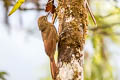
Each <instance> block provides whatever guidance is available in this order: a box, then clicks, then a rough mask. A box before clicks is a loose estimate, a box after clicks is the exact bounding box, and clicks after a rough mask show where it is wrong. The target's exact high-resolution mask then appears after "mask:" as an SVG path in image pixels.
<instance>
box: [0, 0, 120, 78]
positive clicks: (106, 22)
mask: <svg viewBox="0 0 120 80" xmlns="http://www.w3.org/2000/svg"><path fill="white" fill-rule="evenodd" d="M46 2H47V1H42V0H26V2H25V3H24V4H23V5H22V6H21V7H20V9H19V12H18V15H19V16H22V15H23V14H24V12H29V11H33V13H36V17H37V18H38V15H39V13H40V14H45V13H44V9H45V4H46ZM14 3H15V0H0V4H3V5H1V6H0V7H2V6H4V7H3V9H4V13H5V14H4V21H3V22H0V24H5V25H7V27H6V28H5V30H6V32H8V33H11V30H12V29H13V28H16V26H13V25H11V21H10V19H9V17H8V16H7V15H8V12H9V11H10V9H11V7H12V6H13V4H14ZM89 3H90V7H91V9H92V11H93V13H94V15H95V18H96V21H97V26H98V27H96V26H95V25H94V23H93V21H92V19H91V17H90V16H89V17H88V20H89V25H88V36H87V37H86V39H87V41H86V46H85V53H86V54H85V64H84V71H85V73H84V80H119V79H120V78H119V77H118V76H120V74H119V73H120V71H119V70H120V68H118V66H119V65H118V64H117V62H114V61H115V60H114V58H115V55H117V56H119V55H120V54H119V53H120V1H119V0H90V1H89ZM28 4H31V5H32V7H31V6H30V7H29V6H28ZM55 4H56V5H57V3H56V2H55ZM1 13H2V12H1ZM1 13H0V14H1ZM16 14H17V13H14V14H13V15H16ZM11 17H12V16H11ZM29 17H31V16H29ZM14 20H16V18H15V19H14ZM34 20H35V21H36V22H37V20H36V19H34ZM19 22H20V23H19V26H20V28H18V29H21V28H22V30H24V31H25V32H26V33H27V34H28V35H27V36H29V35H32V36H35V37H40V35H37V36H36V34H39V33H38V32H37V30H36V29H37V28H36V27H37V23H36V24H35V26H34V27H33V26H32V27H31V26H30V27H27V28H26V26H25V27H23V26H22V23H24V19H21V18H19ZM24 24H26V23H24ZM24 24H23V25H24ZM29 24H30V23H29ZM57 25H58V22H57V21H56V26H57ZM1 27H3V26H1ZM25 39H26V38H25ZM119 58H120V57H119ZM116 61H118V62H119V59H118V60H116ZM45 66H46V65H45ZM42 68H43V67H42ZM46 68H49V67H45V69H46ZM117 69H118V70H117ZM46 70H48V69H46ZM117 73H118V74H117ZM5 74H7V73H6V72H0V79H2V80H5V78H4V75H5ZM48 74H49V72H48ZM9 76H10V74H9ZM40 80H51V77H50V75H47V76H45V77H41V78H40Z"/></svg>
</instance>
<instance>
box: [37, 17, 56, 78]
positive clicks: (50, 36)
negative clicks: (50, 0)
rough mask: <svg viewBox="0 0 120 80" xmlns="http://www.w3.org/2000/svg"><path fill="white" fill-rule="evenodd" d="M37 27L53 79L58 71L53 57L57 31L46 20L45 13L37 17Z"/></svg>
mask: <svg viewBox="0 0 120 80" xmlns="http://www.w3.org/2000/svg"><path fill="white" fill-rule="evenodd" d="M38 27H39V30H40V31H41V34H42V39H43V42H44V47H45V52H46V54H47V55H48V57H49V59H50V67H51V74H52V78H53V80H54V79H55V78H56V74H57V72H58V70H57V66H56V64H55V59H54V54H55V50H56V44H57V42H58V35H57V31H56V28H55V26H54V25H53V24H52V23H50V22H48V20H47V15H46V16H41V17H39V19H38Z"/></svg>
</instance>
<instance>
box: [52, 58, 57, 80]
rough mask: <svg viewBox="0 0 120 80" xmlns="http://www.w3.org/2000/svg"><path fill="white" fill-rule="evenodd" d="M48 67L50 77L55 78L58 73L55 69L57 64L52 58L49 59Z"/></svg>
mask: <svg viewBox="0 0 120 80" xmlns="http://www.w3.org/2000/svg"><path fill="white" fill-rule="evenodd" d="M50 68H51V75H52V79H53V80H55V79H56V76H57V73H58V70H57V66H56V64H55V60H54V59H52V60H50Z"/></svg>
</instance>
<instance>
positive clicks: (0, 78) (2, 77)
mask: <svg viewBox="0 0 120 80" xmlns="http://www.w3.org/2000/svg"><path fill="white" fill-rule="evenodd" d="M5 75H7V73H6V72H0V80H6V79H5Z"/></svg>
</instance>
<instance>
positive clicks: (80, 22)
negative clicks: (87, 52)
mask: <svg viewBox="0 0 120 80" xmlns="http://www.w3.org/2000/svg"><path fill="white" fill-rule="evenodd" d="M57 12H58V19H59V42H58V68H59V73H58V75H57V78H56V80H83V62H84V51H83V48H84V44H85V35H86V27H87V11H86V6H85V1H84V0H58V8H57Z"/></svg>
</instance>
